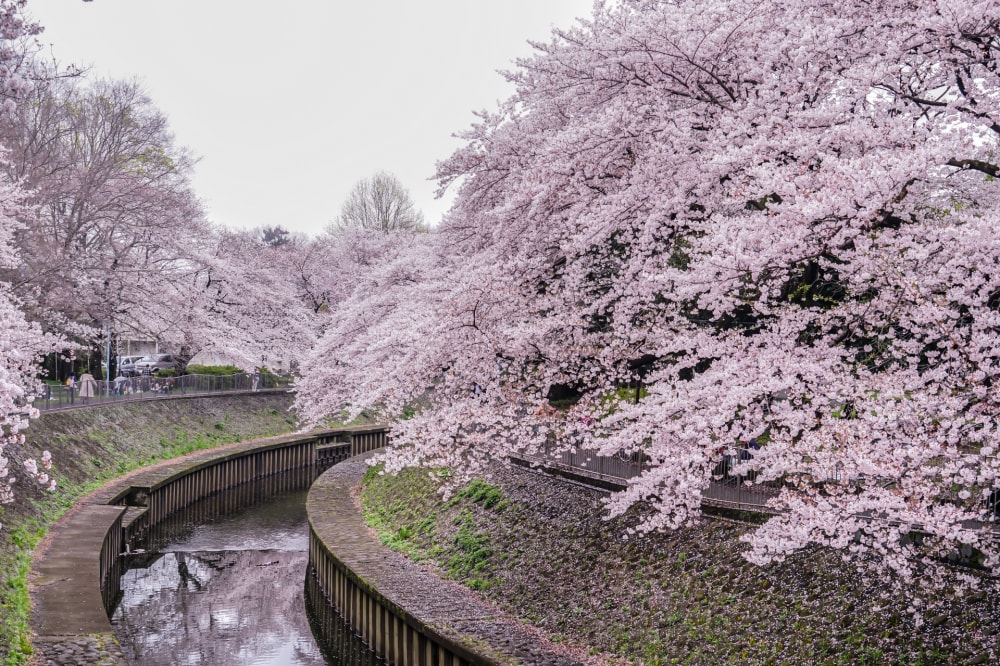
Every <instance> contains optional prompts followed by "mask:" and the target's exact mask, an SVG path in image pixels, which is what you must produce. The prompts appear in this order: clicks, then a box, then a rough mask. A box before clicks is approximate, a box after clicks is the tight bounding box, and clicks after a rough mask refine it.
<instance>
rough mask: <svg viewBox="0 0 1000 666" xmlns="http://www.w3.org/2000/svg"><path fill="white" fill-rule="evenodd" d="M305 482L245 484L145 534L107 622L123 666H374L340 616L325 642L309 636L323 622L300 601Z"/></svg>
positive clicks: (303, 575)
mask: <svg viewBox="0 0 1000 666" xmlns="http://www.w3.org/2000/svg"><path fill="white" fill-rule="evenodd" d="M306 483H307V480H306V482H302V481H295V482H294V483H280V482H279V483H277V484H276V483H275V481H274V480H273V479H270V480H268V481H267V482H265V483H264V484H259V485H258V486H257V487H253V486H250V485H249V484H248V485H247V486H246V487H242V488H240V489H239V491H238V493H236V494H237V495H238V497H230V498H221V497H215V498H211V499H209V500H206V501H204V502H201V503H199V504H198V505H195V506H194V507H191V508H189V509H187V510H185V511H184V515H183V516H177V517H175V519H174V520H172V521H171V522H170V523H169V524H165V525H163V526H161V527H158V528H157V529H156V530H155V532H153V533H151V534H150V535H149V537H148V539H147V543H146V544H144V546H145V547H146V549H147V554H145V555H132V556H130V557H129V558H128V561H129V568H128V570H127V571H126V572H125V573H124V574H123V576H122V580H121V590H122V592H121V597H120V600H119V602H118V604H117V606H116V608H115V610H114V614H113V616H112V624H113V625H114V626H115V632H116V635H117V637H118V641H119V643H120V644H121V646H122V648H123V650H124V651H125V654H126V656H127V657H128V658H129V660H130V662H131V663H134V664H142V665H143V666H146V665H147V664H148V665H151V666H154V665H159V664H164V665H167V664H171V665H173V664H212V665H213V666H214V665H219V666H224V665H233V666H236V665H239V666H244V665H254V666H265V665H273V666H289V665H293V664H303V665H305V664H336V665H337V666H374V665H375V664H379V663H381V662H379V661H378V660H377V659H376V658H375V657H374V655H373V654H372V653H371V652H370V651H369V650H368V649H367V647H365V646H364V644H363V643H361V641H360V639H358V638H357V637H355V636H354V635H353V634H352V633H351V632H350V630H349V629H348V628H346V626H344V625H343V624H342V623H341V622H340V619H339V617H336V616H334V618H333V620H334V621H335V622H336V624H337V626H336V627H335V631H334V632H333V633H334V634H335V636H334V637H332V638H331V640H330V641H329V643H322V642H320V641H318V640H317V639H316V638H315V637H314V635H313V631H312V627H313V626H318V624H319V622H320V621H322V622H324V623H325V624H326V625H327V627H328V628H329V626H330V624H331V618H330V617H329V615H330V613H329V612H326V611H324V609H322V608H321V607H317V611H318V613H313V612H312V607H311V604H309V603H307V601H308V600H307V598H306V597H307V595H306V592H305V590H306V569H307V566H308V559H309V556H308V547H309V527H308V523H307V521H306V512H305V498H306V494H307V490H306V489H305V488H304V487H301V486H305V485H306ZM290 485H291V486H300V488H298V489H292V490H288V487H289V486H290ZM206 516H207V517H206Z"/></svg>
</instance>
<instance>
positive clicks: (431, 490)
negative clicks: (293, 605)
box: [361, 468, 1000, 665]
mask: <svg viewBox="0 0 1000 666" xmlns="http://www.w3.org/2000/svg"><path fill="white" fill-rule="evenodd" d="M489 480H490V483H487V482H486V481H483V480H479V481H474V482H473V483H472V484H471V485H469V486H467V487H465V488H464V489H462V490H460V491H459V492H458V493H457V494H456V495H454V496H453V497H452V498H451V499H450V500H448V501H444V500H443V499H442V497H441V495H440V494H439V493H438V487H439V483H438V482H437V481H436V480H434V479H433V478H432V477H431V476H430V475H429V474H428V473H427V472H426V471H417V470H408V471H406V472H404V473H402V474H400V475H399V476H396V477H391V476H385V475H379V474H378V473H377V472H376V471H375V470H370V471H369V473H368V474H367V475H366V477H365V479H364V481H363V487H362V491H361V503H362V507H363V511H364V513H365V517H366V521H367V522H368V524H369V525H370V526H372V527H373V528H374V529H375V530H376V531H377V532H378V534H379V536H380V538H381V539H382V541H383V542H384V543H386V544H387V545H389V546H390V547H392V548H394V549H396V550H398V551H400V552H403V553H405V554H407V555H408V556H410V557H411V558H412V559H415V560H418V561H425V562H426V563H428V564H430V565H431V566H433V567H435V568H437V569H438V570H439V571H440V572H441V573H442V574H443V575H445V576H447V577H449V578H452V579H455V580H457V581H459V582H461V583H464V584H466V585H468V586H469V587H471V588H473V589H476V590H478V591H479V592H480V593H481V594H482V595H483V596H485V597H487V598H489V599H491V600H492V601H494V602H496V603H497V604H498V605H500V606H501V607H503V608H505V609H506V610H508V611H510V612H511V613H513V614H514V615H516V616H518V617H520V618H521V619H522V620H524V621H525V622H527V623H529V624H532V625H534V626H536V627H538V628H540V629H541V630H542V631H543V632H545V633H546V634H547V635H548V636H549V637H551V638H552V639H554V640H556V641H566V642H568V643H569V644H572V645H575V646H580V647H583V648H584V649H585V650H589V651H590V653H591V654H595V655H603V656H604V658H605V659H604V660H605V661H611V662H631V663H635V664H650V665H653V664H719V663H730V664H900V665H902V664H906V665H919V664H926V665H929V664H966V663H998V662H997V660H998V659H1000V652H998V631H1000V629H998V627H997V618H998V617H1000V599H998V598H997V595H993V594H991V595H987V594H976V595H974V596H972V597H971V598H954V599H925V600H924V601H926V602H927V603H928V604H930V605H932V606H933V610H932V611H931V612H930V613H929V614H928V615H927V616H926V621H925V622H924V623H923V624H922V626H919V627H918V626H916V624H915V623H914V621H913V619H912V617H911V616H910V615H908V614H906V613H905V612H900V610H899V609H897V608H896V607H895V606H894V604H887V603H886V602H885V601H884V598H883V597H884V595H880V594H879V592H880V589H881V588H880V584H879V582H878V581H874V580H866V579H865V578H864V576H862V575H860V574H859V573H858V571H857V570H855V569H854V568H852V567H850V566H848V565H846V564H844V563H843V561H842V560H841V558H840V556H839V553H833V552H829V551H823V550H819V549H815V550H813V551H811V552H807V553H802V554H799V555H796V556H795V557H792V558H789V559H788V560H787V561H786V562H784V563H782V564H780V565H772V566H768V567H763V568H761V567H756V566H754V565H752V564H749V563H748V562H746V561H745V560H744V559H743V558H742V557H740V554H739V553H740V551H741V550H742V544H741V542H740V541H739V537H740V535H741V534H742V533H743V532H744V531H745V530H747V529H748V528H747V527H746V526H744V525H741V524H736V523H733V522H729V521H721V520H705V521H703V522H702V523H701V524H700V525H698V526H696V527H692V528H687V529H682V530H679V531H677V532H672V533H666V534H654V535H641V536H637V535H633V536H626V535H627V533H628V528H629V527H630V525H632V524H634V519H635V516H632V517H631V519H629V517H626V518H624V519H619V520H605V519H602V518H601V516H600V514H601V508H600V499H601V495H600V494H599V493H598V492H596V491H593V490H590V489H587V488H583V487H581V486H578V485H573V484H569V483H566V482H562V481H559V480H554V479H551V478H548V477H545V476H542V475H540V474H536V473H533V472H530V471H526V470H520V469H501V468H497V469H496V470H494V472H493V474H492V475H491V478H490V479H489ZM880 599H881V600H880Z"/></svg>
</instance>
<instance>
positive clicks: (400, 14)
mask: <svg viewBox="0 0 1000 666" xmlns="http://www.w3.org/2000/svg"><path fill="white" fill-rule="evenodd" d="M592 4H593V2H592V0H505V1H503V2H496V1H495V0H494V1H491V2H487V1H486V0H423V1H421V2H416V1H414V0H369V1H367V2H366V1H364V0H356V1H352V2H346V1H337V0H298V1H297V2H295V1H292V2H286V3H277V2H263V1H262V0H169V1H164V0H160V1H155V0H95V1H94V2H88V3H84V2H81V0H29V2H28V8H29V11H30V12H31V14H32V15H33V16H35V18H36V19H38V21H39V22H40V23H41V24H42V25H44V26H45V28H46V30H45V32H44V33H43V34H42V35H41V37H40V39H41V41H42V42H43V43H44V44H45V45H46V46H48V45H51V49H52V52H53V54H54V55H55V56H56V58H57V59H58V60H59V61H60V62H61V63H63V64H69V63H75V64H83V65H89V66H91V67H92V73H91V74H90V76H92V77H93V76H102V77H113V78H137V79H138V80H140V81H141V82H142V83H143V85H144V87H145V89H146V90H147V92H149V94H150V95H151V96H152V98H153V100H154V102H155V103H156V105H157V107H159V108H160V109H161V110H162V111H163V112H164V113H165V114H166V115H167V117H168V118H169V120H170V124H171V126H172V128H173V130H174V134H175V136H176V137H177V141H178V143H179V144H180V145H183V146H186V147H188V148H189V149H190V150H191V151H192V152H193V153H194V154H195V155H196V156H198V157H200V162H199V163H198V165H197V167H196V170H195V174H194V179H193V182H194V187H195V190H196V192H197V193H198V195H199V197H201V199H202V201H203V202H204V204H205V207H206V210H207V212H208V216H209V218H210V219H211V220H212V221H214V222H217V223H220V224H225V225H229V226H241V227H257V226H262V225H275V224H280V225H282V226H284V227H285V228H287V229H291V230H295V231H305V232H311V233H315V232H318V231H319V230H321V229H322V228H323V227H325V226H326V225H327V224H328V223H329V222H330V221H331V220H332V219H333V218H334V217H335V216H336V214H337V213H338V212H339V210H340V205H341V203H342V202H343V200H344V198H345V197H346V195H347V193H348V191H349V190H350V189H351V187H352V186H353V185H354V184H355V183H356V182H357V181H358V180H359V179H361V178H364V177H367V176H370V175H371V174H373V173H374V172H376V171H378V170H380V169H384V170H386V171H390V172H392V173H394V174H396V175H397V176H398V177H399V179H400V180H401V181H402V182H403V184H404V185H405V186H406V187H407V188H409V190H410V192H411V193H412V195H413V198H414V200H415V202H416V204H417V206H418V207H419V208H420V209H421V210H422V211H423V212H424V215H425V216H426V218H427V221H428V222H431V223H435V222H436V221H437V220H438V219H439V218H440V217H441V215H442V213H443V212H444V211H445V209H446V208H447V205H448V201H447V200H435V198H434V191H435V189H436V185H435V184H434V183H433V182H432V181H430V180H429V178H430V177H431V176H432V175H433V174H434V168H435V163H436V162H437V161H439V160H442V159H444V158H446V157H448V156H449V155H450V154H451V152H452V151H453V150H455V148H457V147H458V146H459V145H460V143H459V142H458V141H457V140H456V139H454V138H452V136H451V135H452V134H454V133H455V132H459V131H462V130H464V129H465V128H467V127H468V126H469V125H470V124H472V122H474V120H475V118H474V116H473V115H472V112H473V111H474V110H480V109H484V108H486V109H489V110H493V109H495V107H496V102H497V101H498V100H501V99H506V98H507V97H509V96H510V94H512V92H513V90H512V88H510V87H509V86H508V85H507V84H506V82H505V81H504V80H503V79H502V78H501V76H500V75H499V74H497V70H498V69H506V68H509V67H510V66H511V63H512V61H513V60H514V59H515V58H517V57H521V56H526V55H529V54H530V53H531V48H530V46H528V44H527V42H528V40H534V41H548V39H549V35H550V32H551V29H552V27H554V26H557V27H565V26H569V25H571V24H572V23H573V22H574V18H575V17H578V16H588V15H589V14H590V10H591V7H592Z"/></svg>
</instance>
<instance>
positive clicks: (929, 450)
mask: <svg viewBox="0 0 1000 666" xmlns="http://www.w3.org/2000/svg"><path fill="white" fill-rule="evenodd" d="M998 47H1000V8H998V6H997V4H996V3H995V2H988V1H976V0H962V1H959V2H948V3H945V2H926V3H913V2H909V1H904V0H878V1H875V2H870V1H868V0H865V1H862V0H848V1H847V2H841V3H833V4H831V3H828V2H825V1H824V2H819V1H815V0H763V1H759V0H753V1H751V0H727V1H725V2H721V1H720V2H702V1H700V0H699V1H694V0H676V1H672V2H659V1H651V0H622V1H620V2H616V3H607V4H605V3H598V4H597V5H596V6H595V11H594V15H593V16H592V17H591V18H589V19H587V20H582V21H580V22H579V23H578V24H577V25H576V26H574V27H572V28H568V29H565V30H559V31H556V32H555V34H554V37H553V39H552V41H551V42H549V43H543V44H537V45H536V48H537V51H538V52H537V54H536V55H535V56H534V57H531V58H526V59H523V60H521V61H519V62H518V63H517V68H516V69H515V70H514V71H512V72H510V73H509V74H507V76H508V77H509V79H510V80H511V81H512V82H513V83H514V84H515V85H516V87H517V92H516V94H515V95H514V96H513V97H512V98H511V99H510V100H508V101H507V102H505V103H504V104H502V105H501V106H500V108H499V109H498V110H497V111H496V112H493V113H483V114H481V115H480V121H479V122H478V123H477V124H476V125H474V126H473V127H472V128H471V129H469V130H468V131H467V132H465V134H464V135H463V138H464V140H465V145H464V147H463V148H461V149H460V150H458V151H457V152H456V153H455V154H454V155H452V156H451V157H450V158H449V159H447V160H446V161H444V162H443V163H442V164H441V165H440V167H439V172H438V177H439V179H440V183H441V185H442V187H447V186H449V185H451V184H452V183H457V184H458V186H459V190H458V196H457V199H456V202H455V204H454V206H453V208H452V210H451V211H450V212H449V214H448V216H447V217H446V219H445V220H444V222H443V224H442V225H441V227H440V229H439V231H438V233H436V234H434V237H433V238H429V239H425V240H421V241H420V242H415V243H410V244H409V246H407V247H405V248H404V247H402V246H401V248H400V250H399V251H398V253H396V254H395V255H394V256H391V257H387V258H386V260H385V261H384V262H383V263H382V264H381V266H379V267H378V269H377V270H375V271H373V272H372V273H371V274H370V275H369V276H367V278H366V279H365V280H364V281H363V282H362V283H361V284H359V285H358V286H357V288H356V289H355V291H354V292H353V294H352V296H351V297H350V298H348V299H347V300H346V301H345V302H344V303H343V305H342V308H341V310H340V311H339V314H338V316H337V317H336V321H335V322H334V323H333V324H332V325H331V327H330V329H329V331H328V333H327V335H326V336H325V337H324V338H323V340H322V341H321V343H320V344H319V345H318V346H317V349H316V352H315V354H316V356H315V358H317V359H319V358H323V359H326V362H325V363H323V364H318V363H306V367H307V368H310V369H311V372H307V373H306V376H305V377H303V379H302V381H301V382H300V400H299V405H300V407H301V408H302V410H303V411H304V412H306V413H307V414H309V415H311V416H312V417H313V418H318V417H319V416H320V415H321V414H326V413H335V412H337V411H338V410H339V409H341V408H342V406H343V405H350V406H351V408H352V409H353V410H354V411H355V412H357V411H360V410H362V409H369V410H380V411H381V413H383V414H385V415H387V416H395V417H400V416H401V415H403V414H404V410H405V413H406V415H408V416H409V415H410V412H411V411H412V407H413V406H414V405H419V406H421V409H420V410H419V412H418V413H417V415H416V416H413V417H412V418H409V419H405V420H400V421H399V422H398V423H397V424H396V425H395V426H394V431H393V432H394V438H395V441H396V447H395V450H394V452H393V454H392V456H391V457H390V458H389V466H390V469H398V468H399V467H401V466H403V465H406V464H412V463H423V464H428V465H448V466H454V467H458V468H460V469H470V468H471V469H475V466H476V462H477V461H481V460H485V459H487V458H494V457H499V456H503V455H506V454H509V453H512V452H515V451H524V450H532V449H537V448H539V447H541V446H542V445H543V444H544V442H545V441H546V440H547V439H548V438H549V437H551V436H553V435H555V436H557V437H558V440H559V441H560V442H561V443H562V444H563V445H564V446H575V445H579V446H586V447H590V448H595V449H599V450H601V451H603V452H605V453H609V454H610V453H614V452H618V451H622V450H624V451H640V450H641V451H642V453H643V455H644V456H646V457H647V459H648V460H649V461H650V464H649V466H648V469H647V470H646V471H645V472H644V473H643V474H642V476H641V477H639V478H637V479H635V480H633V482H632V483H631V485H630V487H629V488H628V489H627V490H626V491H624V492H622V493H619V494H617V495H615V496H613V497H612V498H611V500H610V501H609V507H610V509H611V511H612V512H613V513H620V512H622V511H625V510H626V509H627V508H628V507H629V506H631V505H633V504H634V503H636V502H639V501H643V502H646V503H649V504H650V505H652V506H653V507H654V509H655V511H654V512H653V513H652V514H651V515H650V516H649V517H648V518H647V519H646V521H645V523H644V528H645V529H659V528H670V527H675V526H678V525H682V524H685V523H687V522H689V521H692V520H695V519H697V517H698V516H699V515H700V492H701V490H703V489H704V488H705V487H706V486H707V485H708V484H709V482H710V481H711V480H712V478H713V471H714V469H715V466H716V464H717V462H718V457H719V455H720V454H719V451H720V449H722V450H732V448H733V447H736V446H740V445H743V444H745V443H746V442H747V441H748V440H750V439H751V438H755V439H756V440H757V441H758V442H762V443H763V446H762V447H761V450H760V451H759V452H757V453H755V455H754V458H753V460H752V461H749V463H747V465H748V467H751V468H753V469H754V470H756V479H757V482H758V483H764V482H772V483H776V482H778V481H780V488H781V491H780V493H779V494H777V495H776V496H775V498H774V500H773V508H774V509H775V510H776V511H777V512H778V515H777V516H776V517H774V518H772V519H770V520H769V521H767V522H766V523H765V524H764V525H763V526H761V527H759V528H758V529H756V530H755V531H754V532H753V533H752V534H751V535H750V536H749V537H748V542H749V550H748V552H747V557H749V558H750V559H751V560H753V561H755V562H760V563H765V562H768V561H774V560H780V559H782V558H784V557H785V556H786V555H788V554H789V553H792V552H795V551H797V550H800V549H802V548H805V547H807V546H810V545H815V544H819V545H823V546H828V547H833V548H839V549H842V550H844V551H845V553H846V554H849V555H850V556H852V557H853V558H854V560H855V561H857V562H858V563H859V564H864V565H865V566H872V567H874V568H875V569H877V570H880V571H889V572H892V573H893V574H894V579H895V580H896V581H898V582H900V583H902V584H910V583H914V582H916V581H917V580H919V581H921V582H928V581H930V583H929V584H931V583H933V582H935V581H940V580H943V578H942V577H943V573H942V568H941V565H940V561H941V558H942V557H943V556H945V555H946V554H947V553H949V552H951V550H952V549H954V548H955V546H956V543H958V542H963V543H966V544H969V545H971V546H972V547H973V548H975V549H978V550H979V551H981V552H982V553H983V554H984V561H985V562H987V563H990V564H992V563H995V561H996V554H997V553H996V544H994V543H992V542H991V541H989V539H987V538H986V537H985V535H984V534H983V533H982V532H978V531H975V530H964V529H962V524H963V521H985V520H988V519H989V518H990V511H992V510H993V509H992V508H991V506H990V504H989V499H990V497H994V498H995V497H996V492H997V488H1000V463H998V458H997V455H996V438H997V430H998V427H1000V421H998V414H1000V399H998V397H997V395H996V386H997V385H998V384H997V382H998V380H1000V344H998V342H1000V339H998V330H1000V329H998V325H1000V297H998V294H1000V270H998V262H1000V236H998V233H1000V232H998V228H1000V227H998V224H997V201H998V200H1000V199H998V196H997V189H996V188H997V185H996V182H995V177H996V175H997V169H998V166H997V162H996V157H995V156H996V154H997V149H998V147H1000V146H998V139H1000V96H998V94H997V91H998V90H1000V81H998V75H997V72H998V69H997V65H998V62H997V53H998ZM637 381H641V382H642V383H643V385H644V387H645V388H646V391H648V394H645V397H644V398H643V399H641V400H639V401H638V402H637V403H635V404H631V403H626V402H623V401H615V399H614V396H615V390H616V389H617V388H618V387H621V386H625V385H634V384H635V382H637ZM558 392H565V393H567V394H572V395H577V396H579V400H578V401H577V402H576V404H575V405H574V406H573V407H572V409H571V410H570V411H569V412H568V413H567V412H555V413H553V410H551V409H548V407H547V399H548V398H549V397H552V396H554V395H555V394H556V393H558ZM912 529H919V531H920V532H921V533H922V534H923V535H924V536H923V537H922V541H921V544H920V546H919V547H918V546H916V545H914V543H913V542H912V541H910V540H907V539H900V534H902V533H907V532H909V531H911V530H912Z"/></svg>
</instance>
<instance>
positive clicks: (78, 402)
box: [33, 373, 290, 411]
mask: <svg viewBox="0 0 1000 666" xmlns="http://www.w3.org/2000/svg"><path fill="white" fill-rule="evenodd" d="M289 386H290V378H288V377H279V376H276V375H271V374H258V375H251V374H248V373H237V374H234V375H180V376H176V377H160V376H157V375H140V376H138V377H119V378H117V379H115V380H114V381H97V380H94V383H93V385H91V386H90V387H85V386H84V385H82V384H77V385H75V386H67V385H65V384H47V385H45V386H44V387H43V389H42V392H41V394H40V395H38V396H36V397H35V400H34V402H33V405H34V406H35V407H36V408H37V409H39V410H41V411H49V410H54V409H65V408H68V407H80V406H83V405H96V404H108V403H110V402H120V401H127V400H147V399H149V398H158V397H166V396H178V395H189V394H209V395H211V394H218V393H238V392H241V391H273V390H284V389H287V388H289Z"/></svg>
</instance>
